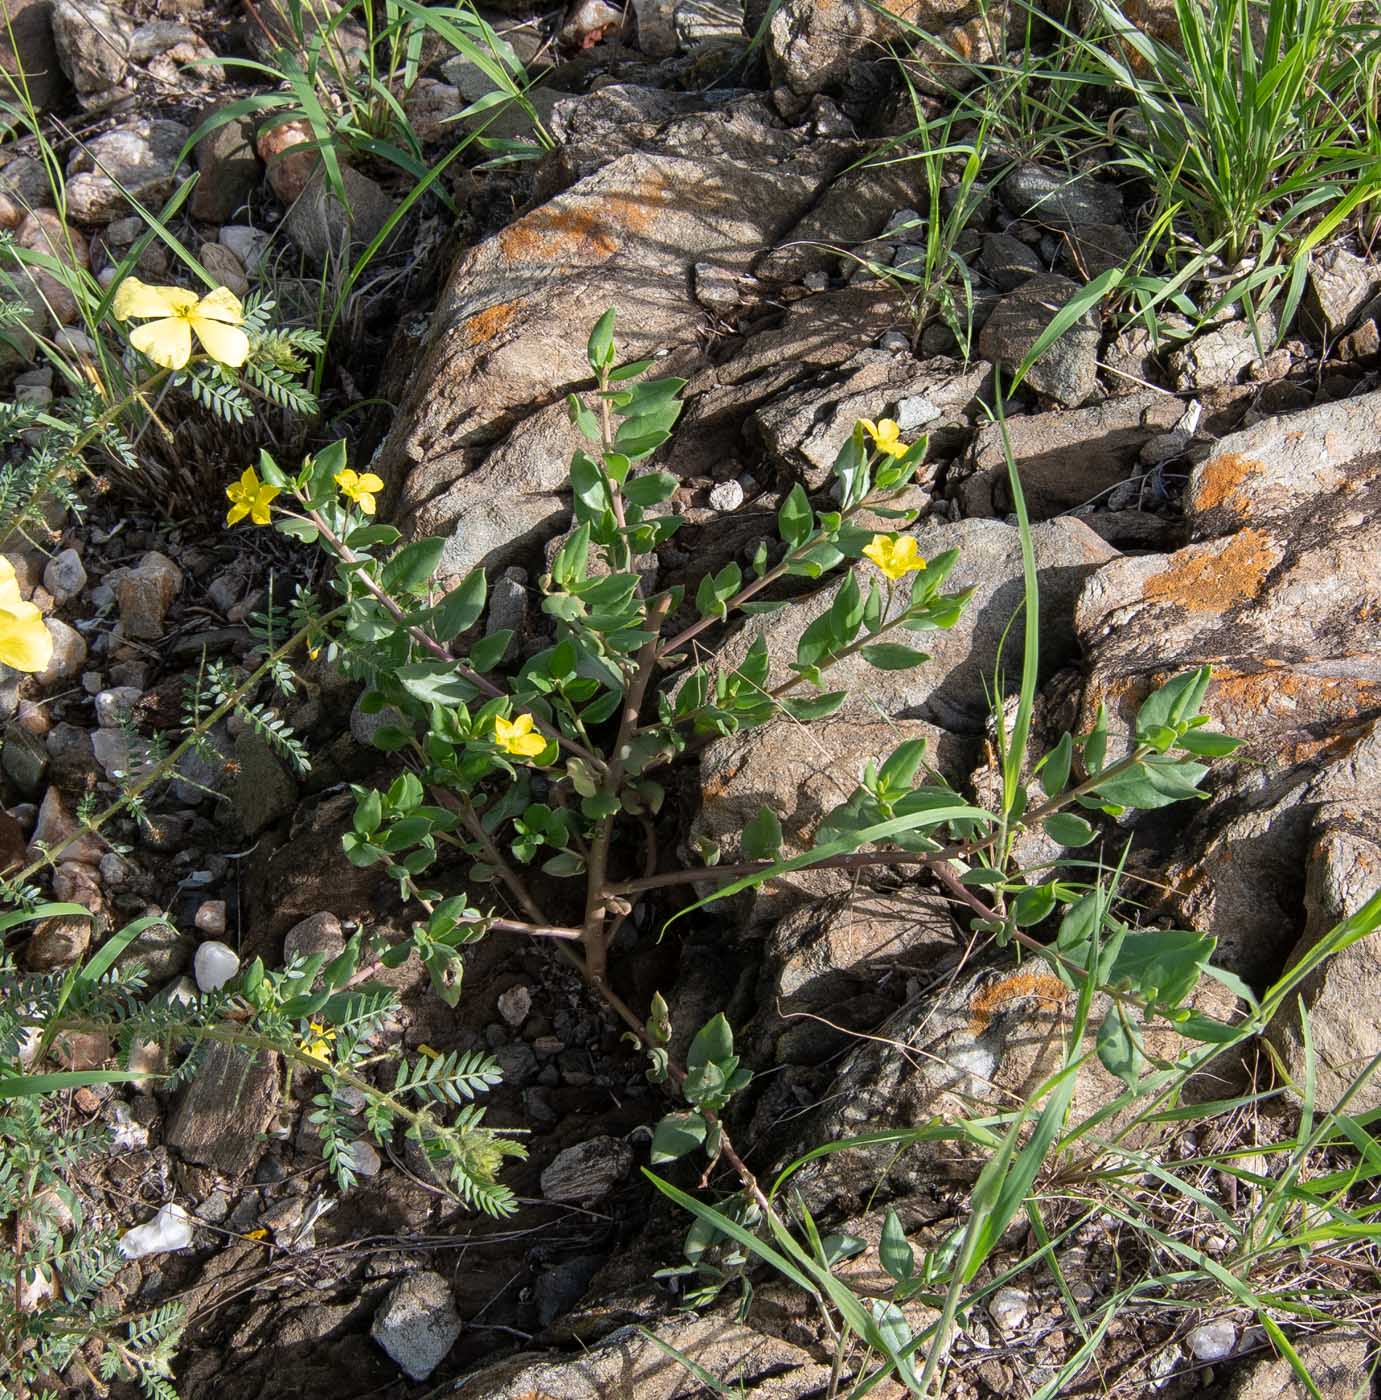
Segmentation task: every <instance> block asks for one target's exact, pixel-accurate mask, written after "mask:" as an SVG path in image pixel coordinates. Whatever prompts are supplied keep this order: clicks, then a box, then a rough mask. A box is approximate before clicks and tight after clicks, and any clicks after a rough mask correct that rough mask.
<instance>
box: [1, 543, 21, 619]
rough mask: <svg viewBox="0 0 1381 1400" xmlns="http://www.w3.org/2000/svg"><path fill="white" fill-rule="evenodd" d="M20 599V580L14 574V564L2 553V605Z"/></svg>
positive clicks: (7, 604) (6, 605)
mask: <svg viewBox="0 0 1381 1400" xmlns="http://www.w3.org/2000/svg"><path fill="white" fill-rule="evenodd" d="M19 601H20V598H19V580H18V579H17V578H15V576H14V565H13V564H11V563H10V561H9V560H8V559H6V558H5V556H4V555H3V554H0V607H8V606H9V605H10V604H11V603H17V602H19Z"/></svg>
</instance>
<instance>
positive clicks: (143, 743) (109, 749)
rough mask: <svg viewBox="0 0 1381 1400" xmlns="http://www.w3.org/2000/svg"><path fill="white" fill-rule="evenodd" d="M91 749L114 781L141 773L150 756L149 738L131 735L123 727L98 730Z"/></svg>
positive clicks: (97, 760)
mask: <svg viewBox="0 0 1381 1400" xmlns="http://www.w3.org/2000/svg"><path fill="white" fill-rule="evenodd" d="M91 751H92V752H93V753H94V754H95V755H96V762H97V763H99V764H100V765H101V768H102V769H103V770H104V772H105V775H106V777H107V778H109V779H110V781H111V782H112V783H118V782H119V781H120V779H121V778H122V777H129V776H130V775H131V774H135V773H139V772H140V771H141V770H143V769H144V768H145V767H146V765H147V763H148V758H149V745H148V740H146V739H140V738H138V737H137V736H131V735H130V734H129V733H127V732H126V731H125V730H123V729H98V730H96V732H95V733H94V734H92V736H91Z"/></svg>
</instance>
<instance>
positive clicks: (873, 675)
mask: <svg viewBox="0 0 1381 1400" xmlns="http://www.w3.org/2000/svg"><path fill="white" fill-rule="evenodd" d="M1032 533H1033V537H1034V545H1035V552H1036V568H1037V573H1038V577H1039V582H1040V590H1041V676H1042V678H1048V677H1049V676H1051V675H1053V674H1054V672H1055V671H1057V670H1058V669H1059V668H1060V667H1061V666H1063V665H1065V664H1066V663H1067V662H1068V661H1070V660H1071V659H1073V657H1074V656H1075V655H1076V654H1077V643H1076V640H1075V632H1074V604H1075V600H1076V598H1077V597H1078V596H1079V592H1080V590H1081V589H1082V588H1083V586H1084V583H1085V581H1086V580H1088V579H1089V578H1090V576H1096V575H1095V570H1097V569H1098V567H1099V566H1100V565H1105V564H1106V563H1107V561H1108V560H1116V558H1117V551H1116V550H1114V549H1112V548H1111V547H1110V546H1109V545H1107V544H1106V543H1104V541H1103V540H1101V539H1099V538H1098V536H1097V535H1095V534H1094V533H1093V531H1092V530H1090V529H1089V528H1088V527H1087V526H1086V525H1085V524H1084V523H1083V522H1082V521H1078V520H1073V519H1070V518H1069V517H1067V516H1066V517H1061V518H1060V519H1058V520H1050V521H1046V522H1044V523H1042V524H1039V525H1037V526H1035V527H1034V529H1033V532H1032ZM917 538H918V539H919V541H920V548H921V553H922V554H923V555H925V556H927V557H930V558H933V557H934V556H936V555H938V554H940V553H941V552H943V551H944V550H947V549H957V550H958V551H959V561H958V563H957V564H956V565H955V567H954V571H953V572H952V573H951V574H950V576H949V579H948V581H947V583H946V591H947V592H957V591H959V590H961V589H964V588H969V587H971V588H973V589H974V590H975V592H974V596H973V600H972V601H971V602H970V604H969V606H968V607H967V608H966V609H965V610H964V612H963V614H962V615H961V617H960V619H959V621H958V623H957V624H956V625H955V626H954V627H953V628H951V629H949V630H948V631H938V632H928V633H926V634H925V635H924V638H923V642H924V647H925V650H926V651H928V652H929V653H930V657H931V659H930V660H929V661H926V662H924V663H922V664H921V665H920V666H917V667H914V668H913V669H911V670H908V671H877V670H874V669H873V668H872V667H871V666H869V665H868V664H867V663H866V662H865V661H863V660H862V658H861V656H854V657H850V658H849V659H847V660H845V661H842V662H840V663H839V664H838V665H836V666H833V667H831V668H830V670H829V671H827V672H826V673H825V675H826V678H827V681H828V684H829V686H830V688H831V689H836V690H848V692H849V694H850V699H849V701H848V702H847V703H846V705H845V708H844V710H843V711H842V712H841V713H842V714H843V715H844V716H846V717H848V718H851V719H857V720H868V721H872V720H875V719H876V718H877V715H878V713H879V709H880V710H881V712H882V713H883V714H886V715H891V716H894V717H896V718H899V719H924V720H928V721H930V722H931V723H933V724H938V725H940V726H941V727H942V728H944V729H947V730H949V731H950V732H951V733H953V734H980V733H982V732H983V727H984V725H985V723H986V721H987V716H988V709H989V702H988V697H987V692H986V689H985V687H987V686H990V685H991V683H992V679H993V671H994V667H995V665H996V662H997V656H998V651H999V648H1001V651H1002V656H1003V662H1004V664H1003V668H1002V687H1001V693H1002V694H1007V693H1010V691H1011V689H1012V687H1013V686H1014V685H1015V684H1016V680H1017V676H1018V674H1019V672H1020V669H1021V668H1020V658H1021V652H1022V636H1023V627H1022V622H1021V619H1020V616H1019V614H1020V609H1021V600H1022V586H1021V542H1020V535H1019V533H1018V531H1017V530H1016V528H1015V527H1014V526H1011V525H1006V524H1003V523H1001V522H1000V521H996V520H961V521H959V522H957V523H956V524H951V525H934V526H928V527H926V528H923V529H921V530H920V531H919V533H918V535H917ZM858 567H859V568H860V569H863V570H871V568H872V566H871V565H868V564H863V565H859V566H858ZM866 585H867V577H866V576H865V577H863V579H862V586H864V587H865V588H866ZM837 586H838V585H835V586H833V587H830V588H826V589H823V590H822V591H821V592H819V593H815V594H812V595H811V596H810V597H808V598H806V599H804V600H802V601H800V602H797V603H793V604H792V605H791V606H790V607H788V608H787V609H786V610H785V611H783V612H781V613H778V614H776V615H774V616H770V617H766V618H759V619H754V620H753V621H751V622H749V623H748V624H747V625H746V626H745V627H744V629H743V630H742V631H741V632H739V633H738V634H737V635H736V636H734V637H733V638H732V639H731V640H730V641H729V642H728V644H727V645H726V646H725V648H724V649H723V652H722V655H721V665H723V666H725V667H730V666H737V665H738V664H739V663H740V662H741V661H742V659H743V657H744V656H745V655H746V653H747V650H748V647H749V646H750V645H751V643H752V641H753V640H754V639H755V638H756V637H757V636H758V635H759V634H761V635H762V636H763V637H764V639H765V641H766V643H767V650H768V656H769V658H770V659H771V663H772V669H771V671H770V672H769V678H768V685H769V686H773V685H777V684H779V683H780V682H781V681H783V680H785V679H787V678H788V677H789V676H790V674H791V673H790V671H789V670H788V669H787V666H788V663H789V662H791V661H794V660H795V657H796V643H797V641H798V640H799V639H800V636H801V634H802V633H803V632H804V631H805V629H806V628H807V627H808V626H809V625H810V624H811V623H812V622H813V621H814V620H815V619H816V618H817V617H820V616H821V615H822V614H823V613H824V612H826V611H827V610H828V608H829V606H830V602H831V599H832V598H833V596H834V591H835V587H837ZM1013 617H1016V619H1017V620H1016V621H1015V622H1012V619H1013ZM1009 623H1011V624H1012V625H1011V630H1010V631H1008V630H1007V629H1008V624H1009ZM1004 633H1005V642H1004V640H1003V638H1004ZM805 732H807V733H809V732H810V730H807V731H805Z"/></svg>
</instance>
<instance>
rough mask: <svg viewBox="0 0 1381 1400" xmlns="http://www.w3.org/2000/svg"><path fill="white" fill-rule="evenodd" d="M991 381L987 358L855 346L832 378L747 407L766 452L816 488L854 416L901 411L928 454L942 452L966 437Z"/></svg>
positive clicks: (849, 430)
mask: <svg viewBox="0 0 1381 1400" xmlns="http://www.w3.org/2000/svg"><path fill="white" fill-rule="evenodd" d="M991 385H992V371H991V370H990V369H989V368H988V366H986V365H982V364H975V365H972V366H969V367H966V366H964V365H962V364H961V363H960V362H959V361H957V360H950V359H947V358H945V357H943V356H939V357H936V358H934V359H930V360H923V361H920V362H917V361H916V360H914V359H912V358H911V357H910V356H909V355H893V354H891V353H889V352H888V351H886V350H880V349H878V350H861V351H859V353H858V354H856V355H854V356H853V357H852V359H849V360H846V361H845V362H844V364H843V365H841V366H840V374H839V376H838V377H837V378H832V379H830V380H827V381H825V382H824V383H821V382H819V381H816V382H815V383H813V384H812V385H811V386H810V387H807V388H802V389H798V390H794V391H792V392H789V393H785V394H782V395H779V396H778V397H776V398H774V399H772V400H771V401H770V402H768V403H766V404H764V405H763V406H762V407H761V408H759V409H758V410H757V411H756V412H755V413H754V414H753V416H752V419H751V424H752V427H753V429H754V430H755V431H756V432H757V434H758V435H759V437H760V438H761V439H762V441H763V443H764V444H765V445H766V447H767V448H768V450H769V451H770V452H771V453H772V454H773V456H775V457H776V458H778V460H780V461H781V462H783V463H784V464H785V465H787V466H788V467H790V468H791V469H792V470H794V471H796V472H797V473H799V474H800V476H801V478H802V480H804V482H805V483H806V485H807V486H808V487H809V488H810V489H811V490H819V489H820V488H822V487H823V486H824V485H825V484H826V483H827V482H828V481H829V480H830V477H831V470H832V468H833V466H834V460H835V458H836V457H837V456H838V455H839V451H840V449H841V448H842V447H843V446H844V444H845V443H846V442H847V441H848V439H849V436H850V435H851V434H852V432H853V430H854V425H855V424H856V423H857V422H858V420H859V419H860V418H870V419H873V420H877V419H879V418H897V416H898V414H899V413H901V414H902V415H903V416H904V417H907V418H908V419H909V420H910V421H912V422H916V425H917V426H918V427H919V426H920V423H919V422H917V420H924V426H925V430H926V431H927V432H928V433H929V434H930V437H931V442H932V444H933V450H932V454H931V455H932V456H933V457H935V458H937V459H942V458H944V457H945V456H946V455H951V454H952V452H953V451H954V450H956V449H957V448H958V446H959V445H960V443H961V442H962V441H963V439H964V438H965V437H967V435H968V430H969V415H970V414H977V413H978V411H979V408H978V405H979V403H980V402H981V401H982V400H983V399H984V398H985V397H986V396H987V395H988V394H989V393H990V391H991ZM903 404H906V405H907V409H906V410H905V411H903V409H902V405H903Z"/></svg>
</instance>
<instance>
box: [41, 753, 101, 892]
mask: <svg viewBox="0 0 1381 1400" xmlns="http://www.w3.org/2000/svg"><path fill="white" fill-rule="evenodd" d="M79 732H80V731H79ZM54 766H56V761H55V763H54ZM79 830H80V827H78V825H77V823H76V821H75V820H74V819H73V818H72V817H71V816H70V815H69V813H68V811H67V808H66V807H65V806H64V805H63V801H62V794H61V793H60V792H59V791H58V790H57V788H55V787H50V788H49V789H48V791H47V792H45V793H44V794H43V801H42V802H41V803H40V804H39V808H38V819H37V821H35V823H34V830H33V835H32V836H30V838H29V852H30V859H37V858H38V857H39V856H40V855H41V854H43V853H45V852H46V853H49V854H52V855H54V856H57V855H59V854H60V855H61V858H62V859H63V860H79V861H81V862H82V863H83V864H84V865H98V864H99V863H100V860H101V855H102V853H103V852H104V850H105V843H104V842H103V841H102V840H101V838H100V837H99V836H97V835H95V834H94V833H93V832H87V833H86V834H85V835H82V836H77V832H78V831H79Z"/></svg>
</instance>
